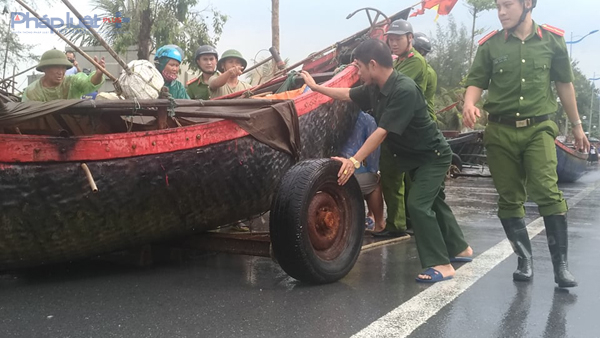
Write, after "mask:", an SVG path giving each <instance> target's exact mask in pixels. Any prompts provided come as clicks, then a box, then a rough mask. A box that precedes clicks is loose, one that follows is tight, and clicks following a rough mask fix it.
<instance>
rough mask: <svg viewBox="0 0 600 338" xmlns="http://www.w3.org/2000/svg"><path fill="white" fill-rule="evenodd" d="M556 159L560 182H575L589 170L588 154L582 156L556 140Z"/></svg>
mask: <svg viewBox="0 0 600 338" xmlns="http://www.w3.org/2000/svg"><path fill="white" fill-rule="evenodd" d="M554 143H555V144H556V158H557V160H558V163H557V166H556V173H557V174H558V181H559V182H575V181H577V180H578V179H579V178H580V177H581V176H583V174H585V171H586V169H587V157H588V155H587V154H582V153H579V152H577V151H575V150H574V149H571V148H569V147H568V146H567V145H565V144H564V143H562V142H560V141H559V140H555V141H554Z"/></svg>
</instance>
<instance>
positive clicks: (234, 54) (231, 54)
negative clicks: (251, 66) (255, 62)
mask: <svg viewBox="0 0 600 338" xmlns="http://www.w3.org/2000/svg"><path fill="white" fill-rule="evenodd" d="M227 58H238V59H240V61H241V62H242V67H244V68H246V66H247V65H248V62H247V61H246V59H244V57H243V56H242V53H240V52H238V51H237V50H235V49H229V50H226V51H225V52H224V53H223V55H221V59H220V60H219V62H217V69H218V70H219V71H223V68H222V66H223V62H224V61H225V59H227Z"/></svg>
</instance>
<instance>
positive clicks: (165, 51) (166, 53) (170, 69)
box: [154, 45, 190, 99]
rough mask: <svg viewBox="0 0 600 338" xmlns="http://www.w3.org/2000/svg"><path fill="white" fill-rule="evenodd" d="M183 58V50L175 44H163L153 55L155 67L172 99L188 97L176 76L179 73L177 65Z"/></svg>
mask: <svg viewBox="0 0 600 338" xmlns="http://www.w3.org/2000/svg"><path fill="white" fill-rule="evenodd" d="M182 58H183V50H182V49H181V48H179V47H178V46H176V45H165V46H162V47H160V48H159V49H158V50H157V51H156V54H155V55H154V63H155V65H156V69H158V71H159V72H160V73H161V74H162V77H163V79H164V80H165V85H164V87H166V88H167V89H168V90H169V94H171V97H172V98H174V99H189V98H190V97H189V96H188V94H187V92H186V91H185V87H184V86H183V84H182V83H181V82H179V80H177V76H178V75H179V66H180V65H181V60H182Z"/></svg>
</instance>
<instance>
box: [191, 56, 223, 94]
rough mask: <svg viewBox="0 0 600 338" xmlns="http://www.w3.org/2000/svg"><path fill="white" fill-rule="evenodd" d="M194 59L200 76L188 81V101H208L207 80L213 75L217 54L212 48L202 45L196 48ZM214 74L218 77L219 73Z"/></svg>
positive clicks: (217, 58)
mask: <svg viewBox="0 0 600 338" xmlns="http://www.w3.org/2000/svg"><path fill="white" fill-rule="evenodd" d="M194 59H195V60H196V64H197V65H198V68H200V76H198V77H195V78H193V79H191V80H190V81H188V83H187V93H188V95H189V96H190V99H194V100H208V99H209V98H210V90H209V89H208V80H209V79H210V78H211V77H212V76H213V75H214V74H215V71H216V68H217V61H218V60H219V54H218V53H217V50H216V49H215V48H214V47H213V46H209V45H204V46H200V47H198V49H197V50H196V53H195V55H194ZM216 74H217V75H219V72H216Z"/></svg>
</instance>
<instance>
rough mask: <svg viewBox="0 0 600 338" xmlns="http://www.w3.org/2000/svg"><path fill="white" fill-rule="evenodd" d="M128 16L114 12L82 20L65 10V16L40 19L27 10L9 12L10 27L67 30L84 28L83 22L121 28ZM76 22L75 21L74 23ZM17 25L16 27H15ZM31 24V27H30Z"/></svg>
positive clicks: (94, 26)
mask: <svg viewBox="0 0 600 338" xmlns="http://www.w3.org/2000/svg"><path fill="white" fill-rule="evenodd" d="M130 20H131V19H130V18H124V17H123V15H122V14H121V12H116V13H115V16H114V17H99V16H98V15H96V14H94V16H93V17H92V16H89V15H86V16H84V17H83V20H79V19H78V18H77V17H73V16H72V14H71V13H69V12H66V15H65V18H60V17H48V15H44V16H43V17H42V19H41V20H39V19H38V18H36V17H35V16H33V15H31V16H30V13H29V12H12V13H10V25H11V27H12V28H17V29H18V28H26V29H29V28H46V26H52V27H53V28H55V29H57V30H59V31H62V32H64V31H68V30H78V29H81V30H86V27H85V25H84V22H85V23H87V24H88V25H89V26H90V27H92V28H99V27H100V26H101V25H102V24H104V23H107V24H114V25H115V28H121V27H122V24H123V23H129V21H130ZM75 22H77V23H75ZM17 25H18V27H16V26H17ZM30 25H31V27H30Z"/></svg>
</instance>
